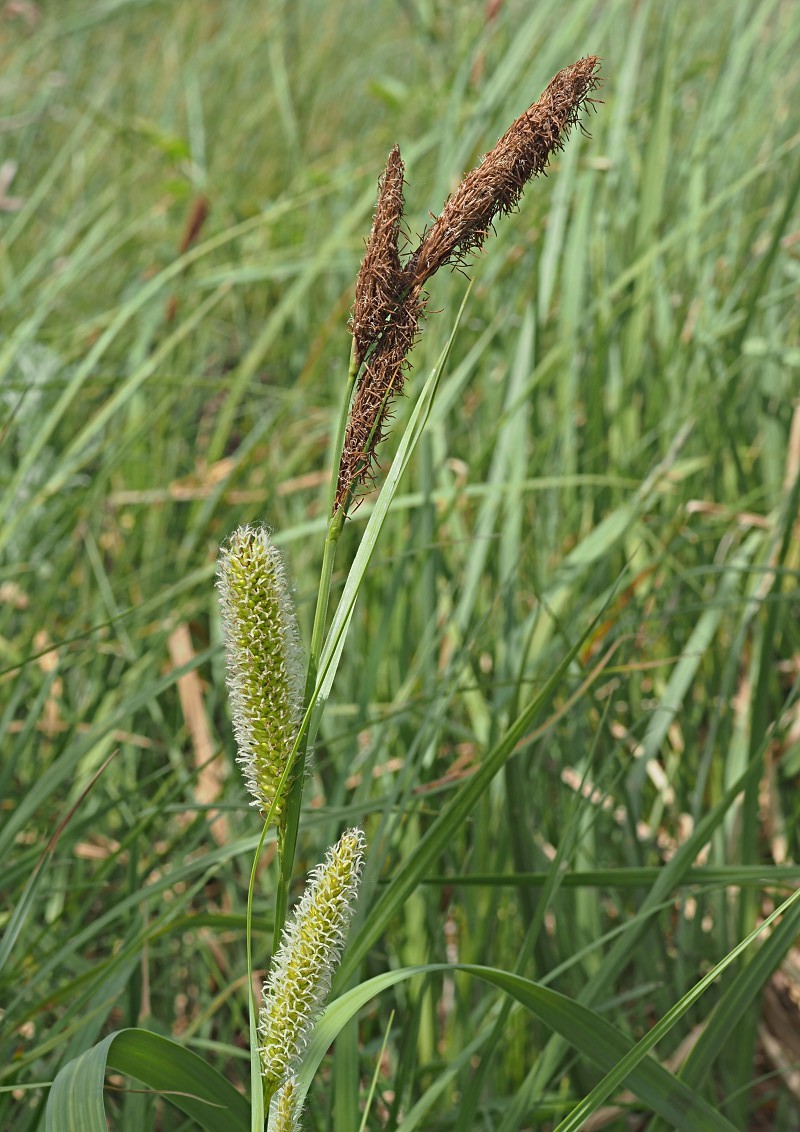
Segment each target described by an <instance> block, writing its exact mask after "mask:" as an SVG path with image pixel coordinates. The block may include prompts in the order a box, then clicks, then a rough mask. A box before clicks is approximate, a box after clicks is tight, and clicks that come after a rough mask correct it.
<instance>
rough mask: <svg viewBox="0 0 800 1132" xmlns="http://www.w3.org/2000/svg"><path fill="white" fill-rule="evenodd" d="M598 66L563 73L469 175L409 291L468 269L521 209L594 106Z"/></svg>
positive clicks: (419, 256)
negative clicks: (531, 186) (443, 273)
mask: <svg viewBox="0 0 800 1132" xmlns="http://www.w3.org/2000/svg"><path fill="white" fill-rule="evenodd" d="M598 66H599V60H598V57H597V56H596V55H587V56H586V58H584V59H579V60H578V62H577V63H573V64H572V66H570V67H565V68H564V70H563V71H559V72H558V74H557V75H556V76H555V78H553V79H552V80H551V81H550V82H549V83H548V85H547V87H546V88H545V90H544V92H543V93H542V95H541V97H540V98H539V99H538V101H536V102H534V103H533V105H532V106H530V107H529V108H528V109H527V110H526V111H525V113H524V114H522V115H520V117H519V118H517V120H516V121H515V122H514V123H513V124H512V125H511V126H509V128H508V129H507V130H506V132H505V133H504V134H503V136H502V137H501V138H500V140H499V142H498V143H497V145H496V146H495V147H494V149H492V150H491V151H490V152H489V153H487V154H486V156H485V157H484V158H483V160H482V161H481V163H480V165H478V166H477V167H476V168H475V169H473V170H472V172H471V173H468V174H467V176H466V177H465V178H464V180H463V181H462V182H461V184H460V185H459V186H458V188H457V189H456V191H455V192H454V193H453V195H452V196H451V197H450V198H449V199H448V200H447V202H446V204H445V206H444V208H443V209H442V212H441V213H440V215H439V217H438V218H437V219H436V220H435V221H434V222H433V224H432V225H431V227H430V228H429V229H428V230H427V231H426V232H425V233H424V235H423V237H422V240H421V242H420V245H419V247H418V248H417V250H416V251H415V252H414V254H413V255H412V257H411V259H410V260H409V263H408V265H407V267H406V271H405V280H406V285H407V286H409V287H411V288H413V289H415V290H419V288H421V287H422V286H424V284H425V282H426V281H427V280H428V279H430V277H431V276H432V275H433V274H434V272H436V271H438V270H439V268H440V267H444V266H445V264H455V265H457V266H458V265H463V264H464V261H465V259H466V258H467V257H468V256H469V254H470V253H471V252H473V251H476V250H477V249H479V248H480V247H482V245H483V242H484V240H485V239H486V237H487V235H488V234H489V232H490V231H491V229H492V225H493V223H494V221H495V219H496V217H497V216H498V215H502V214H505V213H508V212H512V211H513V210H514V209H515V208H516V206H517V204H518V203H519V199H520V197H521V196H522V191H523V189H524V188H525V185H526V184H527V182H528V181H529V180H530V179H531V177H535V176H537V175H538V174H539V173H543V172H544V170H545V167H546V166H547V162H548V161H549V159H550V156H551V155H552V154H553V153H555V152H557V151H558V150H560V149H563V147H564V143H565V141H566V140H567V136H568V135H569V131H570V130H571V129H572V127H573V126H574V125H576V124H577V123H578V122H579V120H580V112H581V110H582V109H583V107H584V106H585V105H586V104H587V103H590V104H591V103H592V102H593V101H594V100H593V99H592V98H591V93H592V91H593V90H596V88H597V87H598V86H599V85H600V83H601V79H600V77H599V76H598V75H597V74H596V71H597V68H598Z"/></svg>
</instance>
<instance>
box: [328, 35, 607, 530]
mask: <svg viewBox="0 0 800 1132" xmlns="http://www.w3.org/2000/svg"><path fill="white" fill-rule="evenodd" d="M598 66H599V60H598V58H597V56H596V55H587V56H586V57H585V58H584V59H579V60H578V62H577V63H573V64H572V66H570V67H565V68H564V70H563V71H559V72H558V74H557V75H556V76H555V78H553V79H552V80H551V81H550V83H548V85H547V87H546V88H545V90H544V92H543V93H542V95H541V97H540V98H539V99H538V100H537V101H536V102H534V103H533V105H532V106H530V107H529V108H528V109H527V110H526V111H525V113H524V114H522V115H520V117H519V118H517V120H516V121H515V122H514V123H513V124H512V125H511V126H510V127H509V128H508V130H506V132H505V133H504V134H503V136H502V137H501V138H500V140H499V141H498V143H497V145H496V146H495V147H494V149H492V150H491V151H490V152H489V153H487V154H486V156H485V157H484V158H483V160H482V161H481V163H480V164H479V165H478V166H477V167H476V168H475V169H473V170H472V172H471V173H468V174H467V176H466V177H465V178H464V180H463V181H462V182H461V184H460V185H459V186H458V188H457V189H456V191H455V192H454V193H453V194H452V196H450V197H449V198H448V200H447V201H446V202H445V206H444V208H443V209H442V212H441V213H440V215H439V216H438V217H437V218H436V219H435V220H434V222H433V224H432V225H431V226H430V227H429V228H428V229H427V230H426V231H425V232H424V233H423V235H422V238H421V239H420V242H419V245H418V246H417V248H416V250H415V251H414V252H413V254H412V255H411V256H410V257H409V259H408V262H407V263H406V265H405V267H403V266H402V264H401V261H400V254H399V251H398V244H397V241H398V236H399V233H400V224H401V221H402V216H403V163H402V161H401V160H400V151H399V149H398V148H397V146H395V147H394V149H393V150H392V152H391V153H390V155H389V162H388V164H387V166H386V172H385V173H384V175H383V178H382V179H381V182H380V186H379V191H378V203H377V207H376V210H375V219H374V221H373V224H372V231H371V233H370V237H369V240H368V242H367V249H366V254H365V256H364V261H363V263H362V264H361V269H360V270H359V273H358V278H357V280H356V297H355V303H354V306H353V319H352V329H353V336H354V339H355V353H356V359H357V362H358V365H359V366H362V367H363V368H362V372H361V375H360V380H359V383H358V385H357V387H356V391H355V395H354V397H353V402H352V405H351V407H350V415H349V417H348V421H347V428H346V431H345V438H344V445H343V448H342V456H341V460H340V462H339V474H338V479H337V485H336V496H335V501H334V513H335V512H336V511H338V510H340V509H342V508H343V509H344V511H345V512H346V511H347V507H348V506H349V503H350V500H351V499H352V498H353V495H354V494H355V493H356V492H357V490H358V488H359V487H360V486H361V485H363V484H364V483H366V482H367V480H369V479H370V478H371V476H372V469H373V466H374V463H375V449H376V447H377V445H378V444H379V443H380V441H381V440H382V438H383V436H384V434H385V429H386V422H387V420H388V418H389V416H390V415H391V405H392V401H393V399H394V397H396V396H397V395H398V394H399V393H401V392H402V389H403V371H404V369H405V368H407V366H408V364H409V363H408V360H407V358H408V353H409V351H410V349H411V347H412V346H413V344H414V339H415V337H416V335H417V332H418V328H419V321H420V319H421V317H422V315H423V314H424V312H425V301H426V296H425V294H424V291H423V288H424V286H425V284H426V282H427V281H428V280H429V279H430V277H431V276H432V275H433V274H435V272H437V271H438V270H439V268H440V267H444V266H445V265H447V264H451V265H454V266H459V267H460V266H463V265H464V263H465V261H466V259H467V258H468V257H469V255H470V253H472V252H474V251H477V250H479V249H480V248H481V247H482V246H483V243H484V241H485V239H486V237H487V235H488V234H489V232H490V231H492V228H493V225H494V221H495V219H496V218H497V216H498V215H503V214H505V213H508V212H512V211H513V210H514V209H515V208H516V207H517V205H518V203H519V200H520V197H521V196H522V192H523V190H524V188H525V185H526V184H527V183H528V181H529V180H530V179H531V178H532V177H535V176H538V174H540V173H543V172H544V171H545V169H546V167H547V162H548V161H549V159H550V157H551V155H552V154H553V153H555V152H557V151H558V150H560V149H563V147H564V143H565V141H566V139H567V137H568V135H569V132H570V130H571V129H572V127H573V126H574V125H576V124H580V113H581V110H582V109H583V108H584V107H585V106H586V105H587V104H589V105H591V104H593V103H594V101H595V100H594V99H593V98H592V97H591V94H592V91H594V90H596V89H597V87H598V86H599V85H600V83H601V79H600V77H599V75H598V74H597V69H598Z"/></svg>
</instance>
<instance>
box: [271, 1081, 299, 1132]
mask: <svg viewBox="0 0 800 1132" xmlns="http://www.w3.org/2000/svg"><path fill="white" fill-rule="evenodd" d="M301 1109H302V1105H299V1104H298V1103H297V1078H296V1077H295V1076H294V1074H292V1075H291V1076H290V1077H287V1078H286V1080H285V1081H284V1082H283V1084H282V1085H281V1087H280V1088H279V1089H278V1091H277V1093H276V1094H275V1096H274V1097H273V1098H272V1100H271V1101H270V1106H269V1119H268V1120H267V1132H299V1130H300V1111H301Z"/></svg>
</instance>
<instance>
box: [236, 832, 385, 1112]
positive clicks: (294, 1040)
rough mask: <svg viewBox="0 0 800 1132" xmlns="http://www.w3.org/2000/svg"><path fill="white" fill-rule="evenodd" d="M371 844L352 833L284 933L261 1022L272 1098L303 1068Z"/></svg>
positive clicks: (314, 879) (320, 870)
mask: <svg viewBox="0 0 800 1132" xmlns="http://www.w3.org/2000/svg"><path fill="white" fill-rule="evenodd" d="M365 847H366V841H365V838H364V834H363V833H362V831H361V830H360V829H350V830H348V831H347V833H344V834H343V835H342V837H341V839H340V840H339V842H338V843H337V844H336V845H334V846H333V848H331V849H329V850H328V852H327V855H326V857H325V861H324V862H323V864H321V865H318V866H317V868H316V869H315V870H314V871H313V873H312V874H311V876H310V878H309V883H308V885H307V886H306V890H305V892H304V893H303V895H302V897H301V899H300V901H299V903H298V905H297V907H296V908H295V910H294V912H293V913H292V916H291V917H290V919H289V920H287V922H286V926H285V927H284V929H283V938H282V940H281V944H280V947H279V948H278V950H277V951H276V952H275V955H274V956H273V958H272V965H271V968H270V973H269V977H268V978H267V981H266V982H265V984H264V1003H263V1006H262V1007H261V1011H260V1013H259V1019H258V1031H259V1035H260V1038H261V1065H262V1069H263V1071H264V1082H265V1085H266V1089H267V1096H269V1095H270V1094H271V1093H272V1092H274V1091H275V1089H276V1088H277V1087H278V1086H280V1085H282V1084H283V1083H284V1082H285V1081H286V1079H287V1077H288V1076H289V1075H290V1074H291V1073H293V1072H294V1071H295V1070H296V1069H297V1068H298V1067H299V1064H300V1058H301V1056H302V1053H303V1050H304V1049H305V1046H306V1043H307V1041H308V1039H309V1037H310V1035H311V1031H312V1030H313V1028H314V1023H315V1021H316V1019H317V1017H318V1015H319V1013H320V1011H321V1010H322V1006H323V1004H324V1002H325V999H326V998H327V995H328V992H329V990H330V986H331V979H332V977H333V972H334V971H335V970H336V967H337V966H338V964H339V958H340V956H341V954H342V948H343V947H344V941H345V937H346V935H347V928H348V926H349V924H350V919H351V917H352V915H353V907H354V905H355V898H356V894H357V891H358V885H359V881H360V880H361V868H362V865H363V861H364V849H365Z"/></svg>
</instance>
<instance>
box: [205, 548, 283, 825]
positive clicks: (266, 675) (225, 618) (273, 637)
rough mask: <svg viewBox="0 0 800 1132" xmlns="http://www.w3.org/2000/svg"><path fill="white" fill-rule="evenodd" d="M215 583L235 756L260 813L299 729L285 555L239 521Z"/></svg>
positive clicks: (267, 806)
mask: <svg viewBox="0 0 800 1132" xmlns="http://www.w3.org/2000/svg"><path fill="white" fill-rule="evenodd" d="M217 587H218V589H219V602H220V608H221V612H222V629H223V636H224V639H225V654H226V657H227V661H228V690H229V693H230V698H231V710H232V714H233V730H234V734H235V736H236V745H237V747H238V749H239V754H238V762H239V763H240V765H241V767H242V770H243V772H244V777H245V781H246V783H247V789H248V790H249V791H250V794H251V795H252V797H253V802H254V805H257V806H258V807H259V808H260V810H261V813H262V814H263V815H264V816H265V817H266V815H267V814H268V813H269V809H270V807H271V805H272V803H273V801H274V800H275V796H276V790H277V788H278V784H279V782H280V780H281V776H282V775H283V772H284V770H285V769H286V764H287V762H288V760H289V757H290V755H291V752H292V747H293V746H294V741H295V739H296V738H297V733H298V731H299V729H300V722H301V719H302V709H303V670H302V660H301V650H300V637H299V634H298V631H297V622H296V620H295V616H294V610H293V608H292V602H291V598H290V596H289V586H288V583H287V581H286V574H285V571H284V567H283V561H282V559H281V556H280V554H279V553H278V550H277V548H276V547H275V546H274V545H273V543H272V540H271V539H270V537H269V535H268V534H267V532H266V531H265V530H262V529H255V530H254V529H252V528H251V527H240V528H239V529H238V530H237V531H236V532H235V533H234V534H233V535H232V536H231V540H230V545H229V546H228V547H223V549H222V550H221V551H220V558H219V566H218V572H217ZM287 785H288V780H287V783H286V784H285V786H287ZM281 802H282V799H281V798H278V802H277V805H276V807H275V811H274V814H273V817H275V818H277V817H278V816H279V815H280V812H281Z"/></svg>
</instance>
